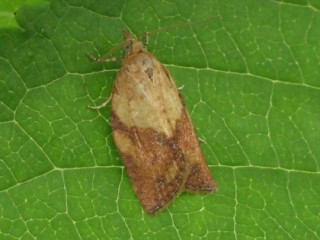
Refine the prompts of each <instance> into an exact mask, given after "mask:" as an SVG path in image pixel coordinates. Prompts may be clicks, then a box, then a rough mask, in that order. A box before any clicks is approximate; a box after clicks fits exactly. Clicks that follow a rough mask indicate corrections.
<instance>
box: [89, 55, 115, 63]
mask: <svg viewBox="0 0 320 240" xmlns="http://www.w3.org/2000/svg"><path fill="white" fill-rule="evenodd" d="M87 57H88V58H89V60H90V61H91V62H94V63H102V62H118V61H121V58H118V57H107V56H103V57H98V58H97V57H95V56H93V55H92V54H91V53H87Z"/></svg>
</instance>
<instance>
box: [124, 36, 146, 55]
mask: <svg viewBox="0 0 320 240" xmlns="http://www.w3.org/2000/svg"><path fill="white" fill-rule="evenodd" d="M124 40H125V42H124V45H123V49H124V51H125V54H126V56H128V55H131V54H135V53H138V52H141V51H144V46H143V44H142V42H141V41H139V40H137V39H136V38H134V37H133V36H132V34H131V33H130V32H125V33H124Z"/></svg>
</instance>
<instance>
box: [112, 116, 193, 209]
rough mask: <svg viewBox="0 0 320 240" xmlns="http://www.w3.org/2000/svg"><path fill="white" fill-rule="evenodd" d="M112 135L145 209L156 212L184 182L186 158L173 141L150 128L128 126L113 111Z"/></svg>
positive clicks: (173, 196)
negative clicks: (128, 127)
mask: <svg viewBox="0 0 320 240" xmlns="http://www.w3.org/2000/svg"><path fill="white" fill-rule="evenodd" d="M113 134H114V139H115V142H116V145H117V147H118V148H119V149H120V153H121V155H122V159H123V161H124V165H125V167H126V169H127V172H128V175H129V177H130V178H131V180H132V183H133V184H132V185H133V187H134V190H135V192H136V194H137V196H138V198H139V199H140V201H141V203H142V205H143V207H144V209H145V210H146V211H147V212H148V213H150V214H156V213H157V212H159V211H161V210H162V209H163V208H165V207H166V206H167V205H169V204H170V203H171V202H172V201H173V200H174V199H175V197H176V196H178V194H179V192H180V191H181V189H182V188H183V186H184V183H185V181H186V177H187V175H186V170H187V166H186V161H185V159H184V156H183V153H182V151H181V149H180V147H179V146H178V145H177V143H176V141H174V140H172V139H167V138H166V137H165V136H164V135H161V134H159V133H158V132H156V131H155V130H153V129H150V128H148V129H142V128H130V129H127V128H126V127H125V126H124V125H123V124H122V123H121V121H120V120H119V118H118V117H117V115H116V114H113Z"/></svg>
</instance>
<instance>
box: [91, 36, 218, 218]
mask: <svg viewBox="0 0 320 240" xmlns="http://www.w3.org/2000/svg"><path fill="white" fill-rule="evenodd" d="M123 46H124V50H125V53H126V56H125V58H124V59H123V65H122V67H121V69H120V70H119V72H118V73H117V77H116V81H115V84H114V89H113V93H112V96H111V101H112V128H113V137H114V141H115V143H116V146H117V147H118V150H119V152H120V154H121V157H122V159H123V162H124V165H125V168H126V169H127V172H128V175H129V177H130V179H131V181H132V185H133V188H134V191H135V192H136V194H137V196H138V198H139V200H140V202H141V204H142V206H143V208H144V209H145V211H146V212H147V213H149V214H151V215H153V214H156V213H158V212H159V211H161V210H163V209H164V208H166V207H167V206H168V205H169V204H170V203H171V202H172V201H173V200H174V199H175V198H176V197H177V196H178V195H179V194H180V193H181V192H182V191H187V192H193V193H212V192H215V191H216V190H217V186H216V183H215V181H214V180H213V178H212V176H211V174H210V170H209V168H208V166H207V164H206V161H205V158H204V155H203V153H202V151H201V148H200V145H199V141H198V138H197V136H196V134H195V130H194V128H193V125H192V121H191V118H190V116H189V113H188V111H187V109H186V107H185V105H184V102H183V99H182V96H181V95H180V93H179V91H178V89H177V86H176V84H175V82H174V80H173V79H172V77H171V76H170V73H169V71H168V70H167V69H166V68H165V67H164V66H163V65H161V63H160V62H159V61H158V60H157V59H156V58H155V57H154V56H153V55H152V54H151V53H150V52H148V51H147V50H146V49H145V48H144V46H143V44H142V43H141V41H139V40H137V39H134V38H133V37H132V35H131V34H129V33H127V34H125V42H124V44H123ZM110 60H114V59H107V58H100V59H94V61H95V62H102V61H110ZM107 102H108V101H107ZM107 102H105V103H104V104H102V105H100V106H98V107H92V108H94V109H99V108H101V107H103V106H105V105H106V104H107Z"/></svg>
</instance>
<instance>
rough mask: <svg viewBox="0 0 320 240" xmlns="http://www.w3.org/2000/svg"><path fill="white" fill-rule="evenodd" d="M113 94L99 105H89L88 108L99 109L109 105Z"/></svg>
mask: <svg viewBox="0 0 320 240" xmlns="http://www.w3.org/2000/svg"><path fill="white" fill-rule="evenodd" d="M111 98H112V95H110V97H108V99H107V100H106V101H104V102H103V103H102V104H100V105H98V106H90V105H89V106H88V108H90V109H94V110H99V109H101V108H104V107H105V106H107V105H108V103H109V102H110V101H111Z"/></svg>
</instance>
